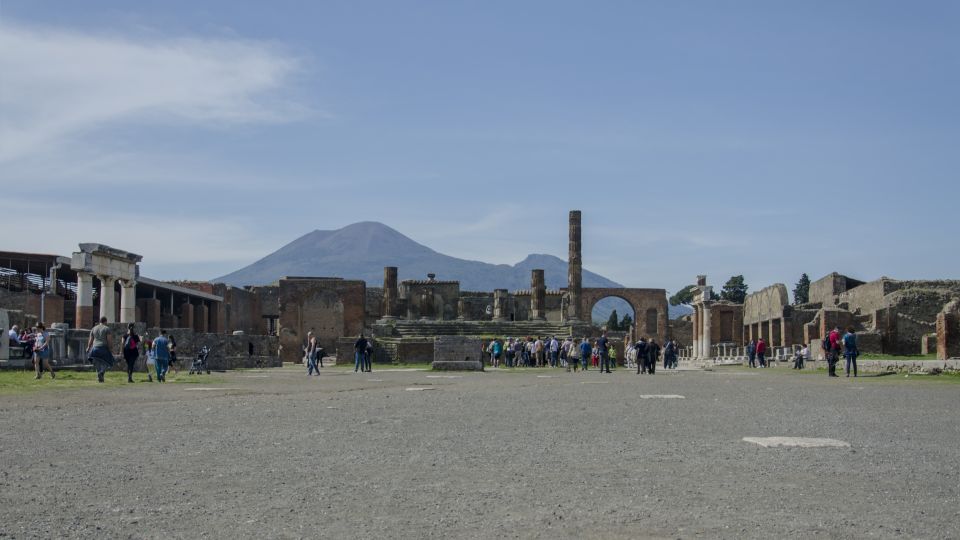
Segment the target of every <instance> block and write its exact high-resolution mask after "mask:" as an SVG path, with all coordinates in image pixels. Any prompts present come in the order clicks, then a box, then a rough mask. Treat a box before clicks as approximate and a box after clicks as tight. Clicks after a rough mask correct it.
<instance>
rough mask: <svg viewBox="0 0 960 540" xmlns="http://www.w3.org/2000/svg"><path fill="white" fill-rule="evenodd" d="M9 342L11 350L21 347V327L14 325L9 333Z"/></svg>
mask: <svg viewBox="0 0 960 540" xmlns="http://www.w3.org/2000/svg"><path fill="white" fill-rule="evenodd" d="M7 341H8V342H9V343H8V345H9V346H10V348H11V349H12V348H14V347H19V346H20V327H19V326H17V325H13V327H12V328H10V331H9V332H7Z"/></svg>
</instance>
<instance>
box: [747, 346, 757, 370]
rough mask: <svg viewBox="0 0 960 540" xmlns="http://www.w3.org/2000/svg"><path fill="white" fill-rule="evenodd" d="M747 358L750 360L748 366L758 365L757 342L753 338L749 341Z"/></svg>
mask: <svg viewBox="0 0 960 540" xmlns="http://www.w3.org/2000/svg"><path fill="white" fill-rule="evenodd" d="M747 360H748V361H749V362H750V363H749V364H747V365H748V366H750V367H752V368H755V367H757V342H755V341H754V340H752V339H751V340H750V343H747Z"/></svg>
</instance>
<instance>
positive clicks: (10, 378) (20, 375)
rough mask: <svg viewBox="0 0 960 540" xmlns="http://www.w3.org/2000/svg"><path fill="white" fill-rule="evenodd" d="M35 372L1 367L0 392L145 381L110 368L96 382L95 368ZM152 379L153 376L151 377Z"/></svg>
mask: <svg viewBox="0 0 960 540" xmlns="http://www.w3.org/2000/svg"><path fill="white" fill-rule="evenodd" d="M35 376H36V374H35V372H33V371H23V370H12V369H5V370H0V395H11V394H24V393H29V392H37V391H42V390H65V389H66V390H69V389H76V388H107V387H119V386H134V385H137V384H142V383H147V382H148V381H147V374H146V373H134V374H133V380H134V381H136V382H135V383H133V384H132V385H131V384H130V383H128V382H127V373H126V372H123V371H110V372H107V374H106V376H105V377H104V382H103V383H102V384H101V383H98V382H97V373H96V372H95V371H68V370H62V371H57V378H56V379H52V378H51V377H50V373H44V374H43V377H42V378H41V379H39V380H37V379H35V378H34V377H35ZM153 379H154V381H156V376H154V378H153ZM222 381H223V377H221V376H215V375H188V374H187V372H186V371H182V372H180V374H179V375H173V374H169V375H168V376H167V382H169V383H174V384H196V383H204V384H211V383H218V382H222Z"/></svg>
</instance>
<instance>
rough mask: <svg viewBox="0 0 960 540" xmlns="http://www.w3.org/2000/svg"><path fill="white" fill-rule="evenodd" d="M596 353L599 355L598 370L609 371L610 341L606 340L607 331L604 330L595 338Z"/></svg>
mask: <svg viewBox="0 0 960 540" xmlns="http://www.w3.org/2000/svg"><path fill="white" fill-rule="evenodd" d="M597 355H598V356H599V357H600V372H601V373H611V371H610V342H609V340H607V333H606V332H604V333H603V334H601V335H600V339H598V340H597Z"/></svg>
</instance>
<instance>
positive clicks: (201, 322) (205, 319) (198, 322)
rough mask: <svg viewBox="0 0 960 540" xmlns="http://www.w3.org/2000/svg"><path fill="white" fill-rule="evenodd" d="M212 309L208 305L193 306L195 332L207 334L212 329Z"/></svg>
mask: <svg viewBox="0 0 960 540" xmlns="http://www.w3.org/2000/svg"><path fill="white" fill-rule="evenodd" d="M209 322H210V308H208V307H207V305H206V304H200V305H199V306H193V330H194V331H195V332H198V333H201V334H206V333H207V332H208V331H209V329H210V324H209Z"/></svg>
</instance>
